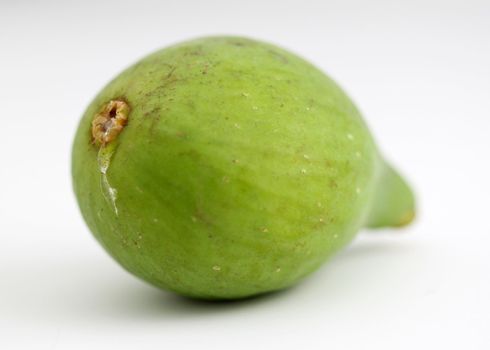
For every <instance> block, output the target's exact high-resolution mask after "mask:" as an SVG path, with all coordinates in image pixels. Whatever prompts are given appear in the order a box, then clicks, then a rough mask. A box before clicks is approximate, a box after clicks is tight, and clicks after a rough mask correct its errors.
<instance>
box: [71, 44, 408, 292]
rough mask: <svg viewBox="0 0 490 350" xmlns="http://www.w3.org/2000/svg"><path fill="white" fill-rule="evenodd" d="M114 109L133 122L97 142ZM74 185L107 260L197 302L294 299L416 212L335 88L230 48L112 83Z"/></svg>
mask: <svg viewBox="0 0 490 350" xmlns="http://www.w3.org/2000/svg"><path fill="white" fill-rule="evenodd" d="M111 101H120V102H117V103H122V102H124V103H125V104H126V105H127V106H128V107H127V109H128V112H127V120H125V124H124V125H122V124H121V125H122V127H123V129H122V131H120V132H119V133H118V134H117V135H116V136H115V137H114V138H113V139H112V140H110V141H108V142H100V141H97V140H96V139H94V137H93V135H92V123H93V121H94V118H96V116H97V115H98V114H100V113H101V111H104V108H105V107H107V106H108V104H109V103H111ZM121 101H122V102H121ZM113 103H114V102H113ZM72 174H73V185H74V190H75V194H76V197H77V200H78V203H79V206H80V209H81V212H82V215H83V217H84V219H85V221H86V223H87V224H88V226H89V228H90V230H91V231H92V233H93V234H94V236H95V237H96V239H97V240H98V241H99V242H100V243H101V245H102V246H103V247H104V248H105V249H106V250H107V252H108V253H109V254H110V255H111V256H112V257H113V258H114V259H115V260H116V261H118V262H119V263H120V264H121V265H122V266H123V267H124V268H125V269H126V270H127V271H129V272H131V273H132V274H134V275H136V276H138V277H140V278H142V279H144V280H146V281H148V282H149V283H151V284H153V285H155V286H158V287H161V288H164V289H167V290H172V291H175V292H176V293H179V294H182V295H185V296H189V297H194V298H201V299H235V298H243V297H248V296H252V295H256V294H260V293H265V292H269V291H274V290H279V289H282V288H285V287H288V286H291V285H293V284H294V283H296V282H297V281H298V280H300V279H301V278H303V277H305V276H306V275H308V274H309V273H311V272H312V271H314V270H315V269H317V268H318V267H319V266H320V265H321V264H322V263H323V262H325V260H327V258H329V257H331V256H332V255H333V254H334V253H335V252H336V251H338V250H339V249H340V248H342V247H343V246H345V245H346V244H347V243H348V242H349V241H351V240H352V238H353V237H354V235H355V234H356V232H358V230H359V229H360V228H362V227H382V226H400V225H403V224H407V223H408V222H410V221H411V219H412V218H413V213H414V200H413V195H412V193H411V191H410V189H409V188H408V187H407V185H406V184H405V183H404V182H403V180H402V179H401V177H400V176H399V175H397V174H396V173H395V172H394V170H393V169H392V168H391V167H390V166H388V165H387V164H386V163H385V161H384V160H383V158H382V157H381V156H380V155H379V152H378V150H377V148H376V146H375V144H374V142H373V139H372V138H371V135H370V133H369V130H368V128H367V127H366V125H365V124H364V122H363V120H362V118H361V116H360V114H359V112H358V110H357V109H356V107H355V106H354V104H353V103H352V102H351V100H350V99H349V98H348V97H347V96H346V94H345V93H344V92H343V91H342V90H341V89H340V88H339V87H338V86H337V85H336V84H335V83H334V82H333V81H332V80H331V79H330V78H328V77H327V76H326V75H325V74H324V73H322V72H321V71H320V70H318V69H317V68H315V67H314V66H312V65H311V64H310V63H308V62H306V61H305V60H303V59H301V58H299V57H298V56H296V55H294V54H291V53H289V52H287V51H285V50H283V49H281V48H278V47H276V46H273V45H270V44H267V43H263V42H258V41H254V40H250V39H246V38H238V37H208V38H201V39H197V40H192V41H188V42H184V43H180V44H177V45H175V46H171V47H168V48H165V49H163V50H160V51H158V52H156V53H154V54H151V55H149V56H147V57H146V58H144V59H142V60H141V61H139V62H137V63H136V64H134V65H133V66H132V67H130V68H128V69H127V70H125V71H124V72H123V73H121V74H120V75H119V76H118V77H116V78H115V79H114V80H113V81H112V82H110V83H109V84H108V85H107V86H106V87H105V88H104V89H103V90H102V91H101V92H100V93H99V94H98V95H97V96H96V98H95V99H94V100H93V102H92V103H91V104H90V105H89V107H88V108H87V110H86V112H85V114H84V115H83V118H82V120H81V123H80V125H79V128H78V130H77V133H76V138H75V142H74V146H73V155H72Z"/></svg>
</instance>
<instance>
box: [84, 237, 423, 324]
mask: <svg viewBox="0 0 490 350" xmlns="http://www.w3.org/2000/svg"><path fill="white" fill-rule="evenodd" d="M417 249H418V247H416V246H414V244H407V242H406V241H405V242H399V243H393V242H391V243H389V242H388V243H386V242H383V241H381V240H379V239H374V241H368V242H366V241H363V242H354V243H353V244H352V245H351V246H350V247H349V248H348V249H346V250H344V251H343V252H340V253H339V254H337V256H335V257H334V258H333V259H331V261H330V262H328V263H326V264H325V265H324V266H323V267H322V268H320V270H319V271H318V272H316V273H314V274H312V275H311V276H309V277H308V278H306V279H304V280H303V281H301V282H300V283H299V284H298V285H296V286H293V287H291V288H288V289H285V290H282V291H277V292H271V293H266V294H262V295H258V296H254V297H250V298H245V299H239V300H220V301H209V300H197V299H191V298H187V297H182V296H178V295H176V294H173V293H171V292H166V291H162V290H159V289H157V288H154V287H152V286H149V285H147V284H145V283H144V282H140V281H137V280H134V278H133V277H131V276H126V278H125V277H123V276H122V275H120V274H119V275H118V276H116V277H110V276H98V277H97V276H87V277H88V278H94V279H97V281H92V282H91V281H85V282H86V283H87V284H90V285H92V286H96V291H95V294H96V295H97V298H96V299H92V298H91V297H90V298H89V300H79V301H80V303H81V305H79V307H81V308H83V309H84V312H86V313H91V314H92V316H96V317H102V318H117V319H121V318H131V319H158V320H169V319H171V320H178V319H188V318H194V317H212V316H215V315H220V314H224V313H230V312H236V311H237V310H240V309H245V308H246V309H254V308H258V307H261V306H263V305H264V304H268V305H269V304H274V303H283V302H285V300H286V299H287V298H294V295H292V294H295V293H300V292H301V291H304V290H303V289H308V290H309V291H307V293H310V290H311V289H313V288H317V289H318V288H322V290H321V291H318V290H316V291H314V292H313V294H314V295H316V296H318V295H319V294H320V295H321V296H322V298H323V299H324V298H331V299H335V298H341V297H342V291H343V290H345V289H349V288H359V287H364V286H360V284H364V282H365V279H366V278H370V276H369V274H370V273H372V274H373V276H374V277H375V275H376V271H373V268H372V266H371V268H367V267H366V262H368V263H369V261H371V263H370V264H371V265H382V264H383V265H384V264H392V265H393V263H395V264H396V261H397V259H398V260H399V258H400V255H402V257H403V255H405V261H406V259H407V257H406V254H412V253H413V251H414V250H417ZM409 259H412V258H411V257H409ZM117 268H118V267H117ZM339 270H340V271H339ZM110 272H111V273H113V272H114V271H112V270H111V271H110ZM360 275H361V276H364V277H362V278H359V276H360ZM366 275H368V276H367V277H366ZM373 276H371V277H373ZM107 279H109V281H107ZM379 279H381V278H379ZM111 280H112V282H111ZM381 280H382V279H381ZM363 281H364V282H363ZM386 283H387V284H388V283H389V282H388V281H386ZM315 285H316V286H317V287H315ZM387 288H388V286H387ZM287 302H289V300H288V301H287ZM82 304H83V305H82ZM94 314H96V315H94Z"/></svg>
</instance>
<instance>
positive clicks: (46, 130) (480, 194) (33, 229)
mask: <svg viewBox="0 0 490 350" xmlns="http://www.w3.org/2000/svg"><path fill="white" fill-rule="evenodd" d="M489 18H490V3H489V2H488V1H479V2H478V1H470V0H465V1H457V2H455V1H448V0H446V1H438V2H435V1H406V2H396V1H385V2H381V1H334V2H331V1H320V0H319V1H306V0H302V1H285V0H282V1H277V2H272V1H271V2H266V1H259V0H255V1H251V0H249V1H247V2H236V3H232V1H224V0H223V1H211V0H206V1H197V0H196V1H194V2H191V1H154V2H152V3H150V2H145V1H138V4H137V5H128V4H126V3H124V2H123V1H114V2H113V3H112V4H110V3H104V4H96V3H95V2H94V3H93V4H90V3H88V2H86V1H73V2H72V3H69V2H67V1H61V0H60V1H58V2H53V1H51V2H49V1H45V2H34V1H30V2H29V1H10V2H7V1H5V2H2V3H1V4H0V100H1V105H0V161H1V165H0V348H1V349H6V350H8V349H39V350H42V349H112V348H114V349H135V348H137V349H178V348H188V349H254V348H255V349H361V348H362V349H377V350H381V349H489V348H490V335H489V332H490V253H489V247H490V221H489V219H488V216H489V212H490V200H489V198H490V185H489V184H490V166H489V163H490V156H489V151H490V141H489V140H490V136H489V134H490V115H489V114H490V65H489V62H490V38H489V36H490V21H489ZM216 33H230V34H241V35H247V36H252V37H257V38H261V39H264V40H269V41H272V42H275V43H278V44H280V45H282V46H285V47H288V48H290V49H291V50H293V51H295V52H298V53H300V54H301V55H302V56H304V57H306V58H308V59H309V60H311V61H313V62H314V63H316V64H317V65H318V66H320V67H321V68H322V69H324V70H325V71H327V72H329V74H330V75H332V76H333V77H334V78H335V79H336V80H337V81H338V82H339V83H340V84H341V85H342V86H344V87H345V88H346V90H347V91H348V92H349V93H350V94H351V96H352V97H353V98H354V99H355V100H356V102H357V103H358V105H359V106H360V108H361V109H362V111H363V112H364V114H365V118H366V120H367V121H368V123H369V125H370V126H371V128H372V130H373V132H374V134H375V136H376V139H377V141H378V143H379V145H380V147H381V148H382V149H383V151H384V152H385V153H386V155H387V156H388V158H390V159H392V160H393V161H394V164H395V165H397V166H398V167H399V168H401V170H402V171H403V172H404V173H405V174H406V175H407V177H408V178H409V179H411V181H412V183H413V184H414V186H415V188H416V190H417V192H418V195H419V219H418V221H417V223H416V224H415V225H414V226H412V227H410V228H409V229H407V230H404V231H403V232H395V231H383V232H372V233H371V232H367V233H362V234H361V235H360V236H359V238H358V239H357V240H356V241H355V242H354V244H352V245H351V246H350V247H349V248H348V249H346V250H345V251H343V252H342V253H341V254H339V255H338V256H337V257H336V258H335V259H334V260H333V261H331V263H330V264H327V265H325V266H324V267H323V268H322V269H321V270H320V271H318V272H317V273H316V274H314V275H313V276H311V277H310V278H309V279H307V280H306V281H305V282H304V283H302V284H300V285H299V286H298V287H296V288H293V289H291V290H288V291H286V292H284V293H280V294H277V295H271V296H269V297H265V298H259V299H254V300H250V301H247V302H239V303H231V304H217V305H216V304H205V303H196V302H189V301H185V300H182V299H180V298H178V297H175V296H173V295H171V294H169V293H165V292H161V291H158V290H156V289H154V288H152V287H150V286H147V285H145V284H143V283H142V282H140V281H139V280H137V279H135V278H133V277H131V276H129V275H128V274H127V273H125V272H124V271H123V270H122V269H121V268H119V266H117V265H116V264H115V263H114V262H113V261H112V260H111V259H110V258H109V257H108V256H107V255H106V254H105V253H104V252H103V251H102V249H101V248H100V247H99V246H98V245H97V243H96V242H95V240H94V239H92V237H91V235H90V234H89V232H88V230H87V229H86V227H85V225H84V223H83V222H82V220H81V217H80V215H79V212H78V209H77V206H76V203H75V199H74V196H73V194H72V191H71V183H70V174H69V173H70V171H69V163H70V147H71V141H72V137H73V134H74V132H75V128H76V125H77V123H78V120H79V117H80V115H81V113H82V111H83V110H84V108H85V106H86V105H87V104H88V102H89V101H90V100H91V98H92V97H93V96H94V94H95V93H96V92H97V91H98V90H99V89H100V88H101V87H102V86H103V85H104V84H105V83H106V82H107V81H108V80H109V79H110V78H112V77H113V76H114V75H115V74H117V73H118V72H119V71H120V70H121V69H123V68H124V67H125V66H127V65H128V64H130V63H132V62H133V61H135V60H136V59H138V58H140V57H142V56H143V55H145V54H147V53H149V52H151V51H153V50H154V49H157V48H159V47H162V46H165V45H167V44H170V43H173V42H176V41H179V40H183V39H188V38H191V37H195V36H200V35H205V34H216Z"/></svg>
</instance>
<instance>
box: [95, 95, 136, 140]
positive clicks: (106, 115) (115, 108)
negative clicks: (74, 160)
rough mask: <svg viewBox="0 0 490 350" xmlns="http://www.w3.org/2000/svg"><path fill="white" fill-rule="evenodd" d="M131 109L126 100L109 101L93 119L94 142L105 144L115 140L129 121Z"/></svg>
mask: <svg viewBox="0 0 490 350" xmlns="http://www.w3.org/2000/svg"><path fill="white" fill-rule="evenodd" d="M129 110H130V108H129V105H128V104H127V103H126V102H125V101H122V100H111V101H109V102H108V103H107V104H106V105H105V106H104V107H103V108H102V110H101V111H100V112H99V113H97V114H96V115H95V116H94V119H93V120H92V137H93V139H94V142H96V143H97V144H99V145H105V144H107V143H109V142H111V141H112V140H114V139H115V138H116V137H117V135H119V134H120V133H121V131H122V130H123V129H124V127H125V126H126V124H127V123H128V115H129Z"/></svg>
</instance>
